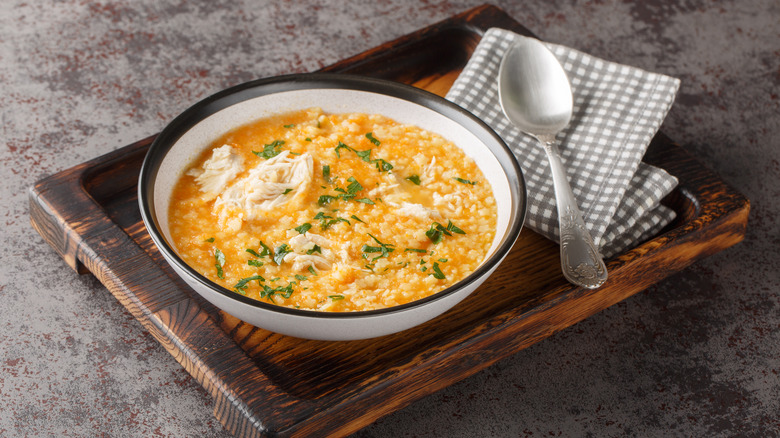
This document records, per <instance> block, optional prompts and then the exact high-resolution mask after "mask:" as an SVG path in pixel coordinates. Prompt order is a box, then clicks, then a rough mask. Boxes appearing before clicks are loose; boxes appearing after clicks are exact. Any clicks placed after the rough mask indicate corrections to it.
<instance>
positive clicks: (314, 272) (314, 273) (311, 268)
mask: <svg viewBox="0 0 780 438" xmlns="http://www.w3.org/2000/svg"><path fill="white" fill-rule="evenodd" d="M308 271H309V272H311V275H317V271H315V270H314V267H313V266H312V265H309V269H308Z"/></svg>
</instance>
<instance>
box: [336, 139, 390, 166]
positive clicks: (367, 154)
mask: <svg viewBox="0 0 780 438" xmlns="http://www.w3.org/2000/svg"><path fill="white" fill-rule="evenodd" d="M341 149H346V150H348V151H351V152H354V153H355V155H357V156H358V158H360V159H361V160H363V161H365V162H366V163H370V164H373V165H375V166H376V168H377V170H379V171H380V172H387V171H389V170H390V169H392V168H393V165H392V164H390V163H388V162H387V161H385V160H383V159H381V158H378V159H376V160H372V159H371V149H366V150H364V151H359V150H357V149H353V148H351V147H349V146H347V145H346V144H344V143H342V142H339V144H338V145H337V146H336V149H335V151H336V156H337V157H339V158H341Z"/></svg>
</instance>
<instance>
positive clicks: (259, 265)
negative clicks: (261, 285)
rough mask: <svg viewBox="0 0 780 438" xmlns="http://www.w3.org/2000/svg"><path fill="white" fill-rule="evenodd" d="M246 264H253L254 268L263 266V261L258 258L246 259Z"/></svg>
mask: <svg viewBox="0 0 780 438" xmlns="http://www.w3.org/2000/svg"><path fill="white" fill-rule="evenodd" d="M246 264H247V265H249V266H254V267H255V268H259V267H261V266H263V262H261V261H260V260H247V261H246Z"/></svg>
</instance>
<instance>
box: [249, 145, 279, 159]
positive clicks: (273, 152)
mask: <svg viewBox="0 0 780 438" xmlns="http://www.w3.org/2000/svg"><path fill="white" fill-rule="evenodd" d="M283 144H284V140H274V141H272V142H271V143H269V144H267V145H265V146H264V147H263V151H262V152H257V151H252V153H253V154H255V155H257V156H258V157H261V158H265V159H266V160H268V159H270V158H273V157H275V156H277V155H279V153H280V152H282V145H283Z"/></svg>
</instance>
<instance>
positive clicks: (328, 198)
mask: <svg viewBox="0 0 780 438" xmlns="http://www.w3.org/2000/svg"><path fill="white" fill-rule="evenodd" d="M336 199H339V197H338V196H333V195H321V196H320V197H319V198H318V199H317V205H320V206H322V205H328V204H330V203H331V202H333V201H335V200H336Z"/></svg>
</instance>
